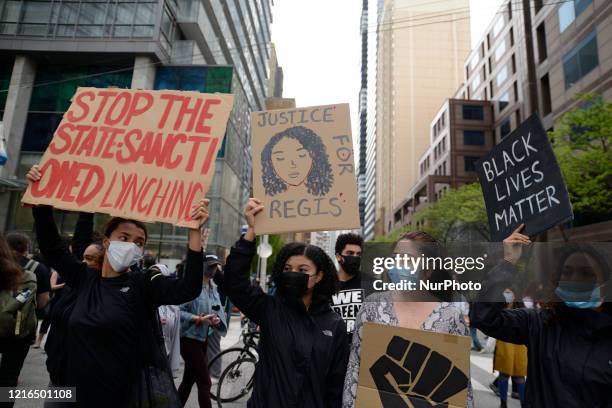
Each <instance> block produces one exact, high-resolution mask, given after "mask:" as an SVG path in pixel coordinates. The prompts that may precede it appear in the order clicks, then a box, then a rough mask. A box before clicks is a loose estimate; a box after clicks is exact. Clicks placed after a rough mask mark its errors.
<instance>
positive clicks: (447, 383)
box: [370, 336, 468, 408]
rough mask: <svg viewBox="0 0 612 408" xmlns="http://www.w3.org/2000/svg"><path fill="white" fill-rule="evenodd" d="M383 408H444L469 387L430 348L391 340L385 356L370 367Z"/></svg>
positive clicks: (464, 378)
mask: <svg viewBox="0 0 612 408" xmlns="http://www.w3.org/2000/svg"><path fill="white" fill-rule="evenodd" d="M370 374H371V375H372V378H373V379H374V383H375V384H376V388H377V389H378V395H379V396H380V400H381V402H382V405H383V407H394V408H396V407H404V408H431V407H447V406H448V401H447V400H448V399H449V398H450V397H452V396H453V395H455V394H457V393H459V392H461V391H463V390H464V389H466V388H467V386H468V377H467V375H466V374H465V373H464V372H463V371H461V370H460V369H459V368H457V367H455V366H454V364H453V363H452V361H450V360H449V359H448V358H446V357H445V356H443V355H442V354H440V353H438V352H436V351H432V350H431V349H430V348H429V347H427V346H424V345H422V344H419V343H415V342H410V341H408V340H406V339H403V338H402V337H399V336H394V337H393V338H392V339H391V341H390V342H389V344H388V345H387V352H386V354H384V355H383V356H381V357H380V358H379V359H378V360H376V362H375V363H374V364H373V365H372V366H371V367H370Z"/></svg>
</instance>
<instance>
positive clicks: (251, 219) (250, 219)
mask: <svg viewBox="0 0 612 408" xmlns="http://www.w3.org/2000/svg"><path fill="white" fill-rule="evenodd" d="M263 209H264V206H263V204H262V203H261V200H258V199H257V198H249V202H248V203H247V205H246V208H245V209H244V218H245V219H246V221H247V224H248V225H249V229H248V230H247V232H246V234H244V239H246V240H247V241H254V240H255V229H254V228H255V216H256V215H257V213H259V212H260V211H261V210H263Z"/></svg>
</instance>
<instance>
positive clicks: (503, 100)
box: [499, 91, 510, 112]
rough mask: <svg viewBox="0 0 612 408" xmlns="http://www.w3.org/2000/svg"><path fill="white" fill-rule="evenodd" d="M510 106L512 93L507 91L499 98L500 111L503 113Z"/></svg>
mask: <svg viewBox="0 0 612 408" xmlns="http://www.w3.org/2000/svg"><path fill="white" fill-rule="evenodd" d="M509 104H510V91H506V92H504V93H503V94H502V95H500V97H499V111H500V112H501V111H503V110H504V109H506V106H508V105H509Z"/></svg>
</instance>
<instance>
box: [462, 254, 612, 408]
mask: <svg viewBox="0 0 612 408" xmlns="http://www.w3.org/2000/svg"><path fill="white" fill-rule="evenodd" d="M515 271H516V267H515V266H514V265H512V264H510V263H508V262H505V261H503V262H501V263H500V264H499V265H497V266H496V267H495V268H493V270H491V271H490V272H489V274H488V278H487V281H486V282H485V285H484V287H483V293H482V296H484V298H487V299H492V296H495V294H498V298H501V293H502V292H503V290H504V288H506V287H509V286H510V283H511V281H512V275H513V273H514V272H515ZM503 306H504V304H503V303H501V302H498V303H486V302H477V303H474V305H473V306H472V308H471V310H470V321H471V323H472V325H474V326H475V327H476V328H478V329H480V330H481V331H482V332H483V333H485V334H486V335H488V336H492V337H494V338H496V339H499V340H502V341H506V342H510V343H515V344H524V345H526V346H527V349H528V365H527V391H526V400H527V402H528V403H529V404H530V405H529V406H531V407H533V408H549V407H550V408H559V407H563V408H586V407H588V408H604V407H607V408H610V407H612V316H610V315H608V314H606V313H603V312H596V311H594V310H590V309H574V308H569V307H567V306H565V305H561V306H560V307H559V308H557V310H551V309H512V310H508V309H503Z"/></svg>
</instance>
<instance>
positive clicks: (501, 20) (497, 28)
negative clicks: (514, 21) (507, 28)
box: [493, 16, 504, 37]
mask: <svg viewBox="0 0 612 408" xmlns="http://www.w3.org/2000/svg"><path fill="white" fill-rule="evenodd" d="M503 28H504V17H503V16H501V17H500V18H498V19H497V21H496V22H495V25H494V26H493V37H497V36H498V34H499V33H500V32H501V30H502V29H503Z"/></svg>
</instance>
